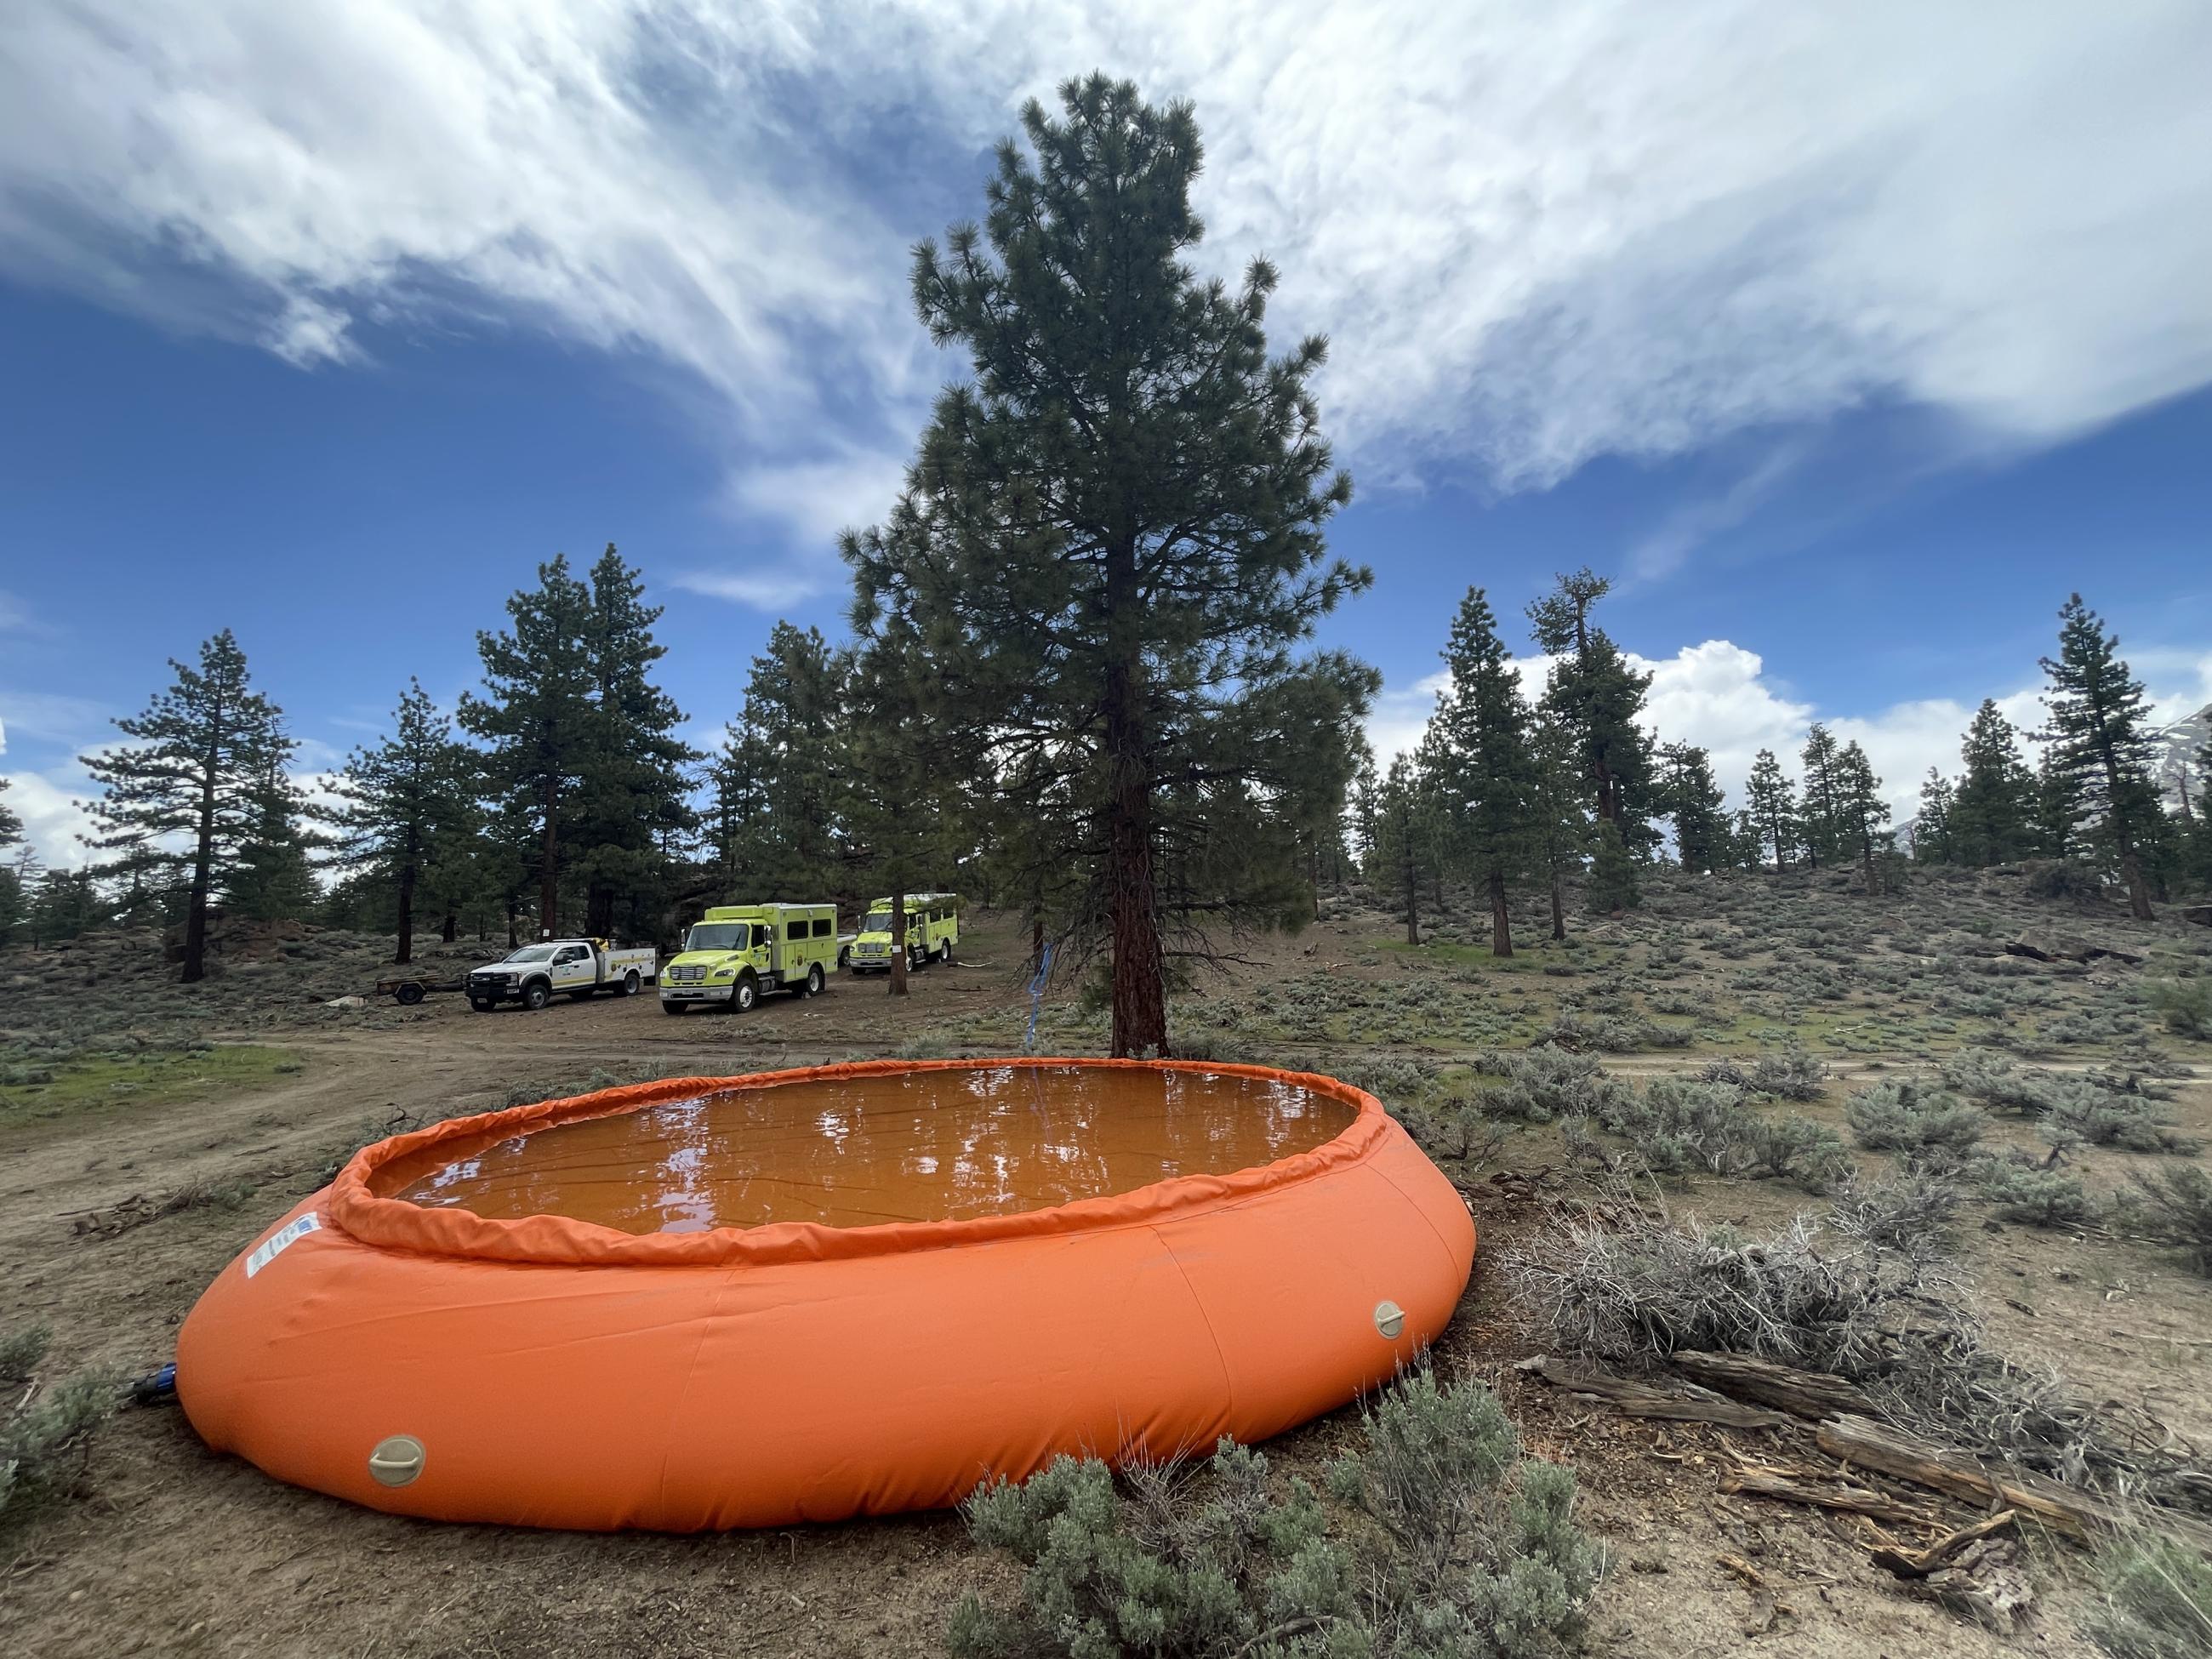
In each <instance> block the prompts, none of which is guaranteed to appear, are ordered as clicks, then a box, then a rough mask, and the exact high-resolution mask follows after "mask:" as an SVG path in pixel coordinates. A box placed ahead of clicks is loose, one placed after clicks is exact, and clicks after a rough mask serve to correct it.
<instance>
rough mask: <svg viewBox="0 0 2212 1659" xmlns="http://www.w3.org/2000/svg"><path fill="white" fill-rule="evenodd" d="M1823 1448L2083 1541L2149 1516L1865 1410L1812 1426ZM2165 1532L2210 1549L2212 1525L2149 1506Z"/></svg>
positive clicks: (2197, 1547)
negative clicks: (1994, 1463) (1924, 1436)
mask: <svg viewBox="0 0 2212 1659" xmlns="http://www.w3.org/2000/svg"><path fill="white" fill-rule="evenodd" d="M1815 1432H1816V1437H1817V1438H1818V1440H1819V1442H1820V1449H1821V1450H1822V1451H1824V1452H1826V1453H1827V1454H1828V1455H1830V1456H1831V1457H1840V1458H1842V1459H1843V1460H1844V1462H1849V1463H1857V1464H1860V1465H1862V1466H1863V1467H1864V1468H1869V1469H1875V1470H1879V1471H1880V1472H1881V1474H1889V1475H1894V1476H1896V1477H1897V1478H1898V1479H1899V1480H1910V1481H1911V1482H1912V1484H1913V1485H1914V1486H1925V1487H1927V1488H1928V1489H1929V1491H1930V1492H1947V1493H1948V1494H1949V1495H1950V1496H1952V1497H1954V1498H1964V1499H1966V1501H1967V1502H1968V1503H1972V1504H1990V1503H1997V1504H2004V1505H2006V1506H2007V1507H2008V1508H2012V1509H2015V1510H2019V1511H2020V1512H2021V1514H2022V1515H2026V1516H2033V1517H2034V1518H2035V1519H2037V1520H2038V1521H2040V1522H2043V1524H2044V1525H2045V1526H2047V1527H2049V1528H2051V1530H2052V1531H2054V1532H2060V1533H2063V1534H2066V1535H2067V1536H2068V1537H2069V1538H2075V1539H2080V1540H2081V1541H2084V1542H2094V1541H2096V1540H2097V1539H2098V1538H2100V1537H2101V1536H2104V1535H2106V1534H2110V1533H2112V1532H2116V1531H2118V1530H2120V1529H2121V1528H2123V1527H2124V1526H2126V1525H2128V1524H2130V1522H2137V1523H2140V1522H2144V1521H2147V1520H2148V1519H2149V1516H2147V1515H2136V1516H2128V1515H2124V1514H2123V1513H2122V1512H2121V1511H2120V1510H2118V1509H2117V1508H2115V1507H2114V1506H2112V1504H2107V1503H2106V1502H2105V1501H2104V1500H2103V1499H2101V1498H2095V1497H2093V1496H2092V1495H2090V1494H2089V1493H2087V1492H2076V1491H2075V1489H2074V1488H2073V1487H2071V1486H2060V1485H2059V1484H2058V1483H2057V1481H2056V1480H2045V1478H2044V1477H2043V1476H2041V1475H2039V1474H2028V1473H2027V1472H2026V1471H2024V1470H2020V1469H2007V1468H1995V1469H1992V1468H1989V1467H1988V1466H1986V1465H1984V1463H1983V1462H1981V1461H1980V1460H1979V1459H1978V1458H1975V1457H1973V1456H1972V1455H1969V1454H1967V1453H1965V1452H1959V1451H1952V1450H1949V1449H1946V1448H1943V1447H1941V1446H1934V1445H1930V1444H1929V1443H1928V1442H1926V1441H1924V1440H1919V1439H1916V1438H1914V1437H1912V1436H1911V1435H1909V1434H1905V1433H1904V1432H1902V1431H1899V1430H1897V1429H1893V1428H1891V1427H1890V1426H1889V1425H1887V1424H1883V1423H1877V1422H1875V1421H1874V1420H1872V1419H1869V1418H1864V1417H1850V1416H1846V1417H1838V1418H1834V1419H1831V1420H1829V1421H1827V1422H1826V1423H1823V1424H1821V1425H1820V1427H1819V1429H1818V1430H1817V1431H1815ZM2152 1513H2153V1514H2154V1515H2155V1516H2156V1522H2155V1524H2156V1525H2157V1527H2158V1528H2159V1529H2160V1531H2161V1532H2164V1533H2165V1534H2166V1535H2167V1536H2169V1537H2172V1538H2178V1539H2179V1540H2181V1541H2183V1542H2185V1543H2186V1544H2187V1545H2189V1546H2190V1547H2191V1548H2192V1549H2194V1550H2196V1551H2197V1552H2198V1553H2200V1554H2205V1555H2212V1527H2208V1526H2206V1525H2205V1524H2204V1523H2203V1522H2199V1521H2195V1520H2191V1518H2189V1517H2188V1516H2182V1515H2178V1514H2176V1513H2175V1512H2174V1511H2172V1510H2155V1511H2153V1512H2152Z"/></svg>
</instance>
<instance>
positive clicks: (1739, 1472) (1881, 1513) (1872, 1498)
mask: <svg viewBox="0 0 2212 1659" xmlns="http://www.w3.org/2000/svg"><path fill="white" fill-rule="evenodd" d="M1720 1487H1721V1490H1722V1491H1723V1492H1730V1493H1742V1494H1744V1495H1746V1496H1748V1497H1752V1498H1774V1499H1776V1500H1778V1502H1781V1503H1784V1504H1809V1505H1811V1506H1812V1507H1813V1508H1814V1509H1822V1510H1841V1511H1842V1512H1844V1514H1847V1515H1869V1516H1873V1517H1874V1518H1875V1520H1877V1521H1888V1522H1899V1523H1903V1524H1905V1525H1908V1526H1923V1527H1932V1526H1935V1525H1936V1524H1937V1522H1936V1517H1935V1516H1934V1515H1933V1514H1932V1513H1931V1512H1930V1511H1929V1510H1927V1509H1926V1508H1924V1507H1923V1506H1922V1505H1920V1504H1908V1503H1906V1502H1905V1501H1904V1500H1903V1499H1901V1498H1892V1497H1890V1496H1889V1495H1888V1494H1887V1492H1874V1491H1871V1490H1869V1488H1867V1487H1865V1486H1853V1485H1851V1484H1850V1482H1849V1481H1844V1480H1838V1481H1832V1482H1829V1483H1826V1484H1824V1485H1819V1486H1815V1485H1814V1484H1812V1483H1810V1482H1808V1481H1804V1480H1798V1479H1796V1477H1795V1476H1794V1475H1792V1474H1788V1473H1785V1472H1784V1471H1783V1470H1780V1469H1763V1468H1741V1469H1730V1470H1729V1471H1728V1472H1727V1473H1726V1474H1723V1475H1722V1476H1721V1480H1720Z"/></svg>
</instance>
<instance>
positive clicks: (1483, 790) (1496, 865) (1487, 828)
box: [1428, 587, 1538, 957]
mask: <svg viewBox="0 0 2212 1659" xmlns="http://www.w3.org/2000/svg"><path fill="white" fill-rule="evenodd" d="M1443 654H1444V662H1445V665H1446V666H1447V667H1448V668H1449V671H1450V683H1449V684H1448V685H1447V686H1446V687H1445V689H1444V690H1443V693H1442V694H1441V696H1439V697H1438V699H1437V712H1436V714H1434V715H1433V716H1432V717H1431V720H1430V721H1429V732H1430V734H1431V737H1432V738H1433V739H1434V745H1433V750H1432V751H1431V754H1430V756H1429V762H1428V765H1429V769H1430V771H1431V774H1432V775H1433V776H1434V778H1435V780H1436V787H1437V795H1438V798H1439V800H1440V803H1441V805H1442V807H1443V817H1444V819H1445V822H1446V823H1447V824H1448V825H1449V836H1450V848H1451V854H1452V859H1453V862H1455V864H1457V865H1458V866H1460V867H1461V868H1462V869H1464V870H1466V872H1468V875H1469V876H1471V877H1472V878H1474V883H1475V884H1476V885H1477V886H1478V887H1479V888H1480V889H1481V890H1482V891H1483V893H1484V894H1485V895H1486V896H1487V899H1488V902H1489V905H1490V953H1491V954H1492V956H1497V957H1510V956H1511V955H1512V954H1513V927H1512V917H1511V915H1510V911H1509V909H1508V908H1507V903H1506V898H1507V886H1508V884H1509V883H1510V882H1512V881H1513V880H1515V879H1516V878H1519V877H1520V876H1521V874H1522V872H1524V871H1526V870H1527V869H1528V867H1529V866H1530V865H1531V864H1532V863H1533V862H1534V851H1535V845H1534V843H1535V839H1536V828H1537V825H1536V789H1537V783H1538V775H1537V774H1538V767H1537V759H1536V755H1535V752H1534V750H1533V749H1532V748H1531V747H1530V744H1529V740H1528V739H1529V714H1528V704H1527V703H1526V702H1523V701H1522V696H1521V677H1520V676H1519V675H1518V674H1517V673H1516V672H1515V671H1514V668H1513V658H1512V654H1511V653H1510V652H1508V651H1507V650H1506V648H1505V646H1504V641H1501V640H1500V639H1499V638H1498V619H1497V617H1496V616H1495V615H1494V614H1493V613H1492V611H1491V609H1490V601H1489V600H1488V599H1486V598H1485V597H1484V595H1483V592H1482V590H1481V589H1480V588H1479V587H1470V588H1469V589H1468V592H1467V597H1466V598H1465V599H1462V600H1461V601H1460V607H1459V614H1458V615H1457V616H1456V617H1455V618H1453V621H1452V629H1451V639H1450V641H1449V644H1447V645H1446V646H1445V647H1444V653H1443Z"/></svg>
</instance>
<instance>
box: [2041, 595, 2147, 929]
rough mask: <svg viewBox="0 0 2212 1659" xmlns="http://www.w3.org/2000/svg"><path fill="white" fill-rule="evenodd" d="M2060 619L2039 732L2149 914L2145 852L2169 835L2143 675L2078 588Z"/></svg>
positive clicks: (2096, 837)
mask: <svg viewBox="0 0 2212 1659" xmlns="http://www.w3.org/2000/svg"><path fill="white" fill-rule="evenodd" d="M2058 624H2059V625H2058V654H2057V656H2056V657H2045V659H2043V671H2044V673H2045V675H2046V676H2048V677H2049V679H2050V682H2051V686H2050V690H2048V691H2046V692H2045V694H2044V706H2045V708H2047V709H2049V711H2050V714H2051V724H2050V725H2049V726H2048V727H2046V728H2045V731H2044V732H2042V733H2041V736H2042V737H2043V738H2044V739H2045V741H2046V742H2047V743H2049V744H2051V755H2052V757H2053V758H2052V765H2053V766H2054V768H2056V769H2057V770H2058V771H2059V772H2060V773H2062V774H2063V775H2064V776H2065V777H2066V778H2067V779H2069V780H2070V781H2071V782H2072V785H2073V787H2074V792H2075V799H2076V800H2077V801H2078V803H2079V805H2080V809H2081V811H2082V812H2083V813H2084V814H2085V815H2086V816H2087V817H2088V818H2089V819H2090V821H2091V823H2092V825H2093V829H2092V844H2093V846H2094V847H2095V848H2096V849H2097V850H2098V851H2099V852H2100V853H2101V854H2104V855H2105V856H2106V858H2107V859H2108V860H2110V861H2111V863H2112V866H2114V867H2115V868H2117V869H2118V872H2119V877H2120V880H2121V882H2122V883H2123V884H2124V885H2125V886H2126V888H2127V890H2128V906H2129V908H2130V909H2131V910H2133V911H2134V913H2135V914H2136V916H2138V917H2139V918H2141V919H2142V920H2143V921H2149V920H2150V918H2151V908H2150V888H2151V884H2150V881H2149V879H2148V875H2147V873H2146V871H2145V869H2144V857H2143V854H2144V853H2145V851H2146V850H2147V849H2148V848H2150V847H2152V846H2154V844H2156V843H2158V842H2161V841H2162V840H2163V837H2164V829H2165V826H2164V824H2163V823H2162V819H2163V817H2164V813H2163V810H2162V809H2161V807H2160V804H2159V799H2158V790H2157V788H2156V787H2155V786H2154V784H2153V783H2152V782H2151V761H2152V757H2153V754H2154V749H2155V744H2154V740H2153V738H2152V736H2151V732H2150V730H2149V726H2148V709H2147V708H2146V707H2145V699H2144V694H2143V687H2142V681H2140V680H2138V679H2136V678H2135V676H2134V674H2133V673H2132V672H2130V670H2129V668H2128V665H2127V664H2126V663H2125V662H2124V660H2122V659H2121V657H2120V642H2119V641H2118V639H2117V638H2115V637H2114V636H2113V635H2110V634H2107V633H2106V631H2105V627H2104V624H2103V623H2102V622H2100V620H2099V619H2098V617H2097V613H2096V612H2095V611H2092V610H2090V609H2089V608H2088V606H2087V605H2084V604H2082V603H2081V595H2080V594H2079V593H2075V594H2073V595H2070V596H2069V598H2068V599H2067V601H2066V603H2065V605H2064V606H2063V607H2062V608H2061V609H2060V611H2059V612H2058Z"/></svg>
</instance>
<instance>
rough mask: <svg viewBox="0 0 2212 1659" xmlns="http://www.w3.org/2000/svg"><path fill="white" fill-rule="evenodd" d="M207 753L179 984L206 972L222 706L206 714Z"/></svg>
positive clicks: (186, 901) (213, 873)
mask: <svg viewBox="0 0 2212 1659" xmlns="http://www.w3.org/2000/svg"><path fill="white" fill-rule="evenodd" d="M210 721H211V724H210V727H209V736H208V746H207V752H206V755H205V757H204V764H203V765H202V767H201V769H200V813H199V833H198V836H197V837H196V838H195V840H194V842H193V845H192V890H191V896H189V897H188V898H187V899H186V900H185V970H184V972H183V974H182V975H180V976H179V977H180V979H181V980H182V981H183V983H185V984H186V985H191V984H194V983H196V982H197V981H199V980H200V979H201V978H203V977H204V975H206V973H207V913H208V890H209V889H210V886H212V885H213V883H214V878H215V785H216V769H217V768H218V767H220V766H221V765H222V706H221V705H220V704H218V705H217V706H216V708H215V709H214V710H213V712H212V714H210Z"/></svg>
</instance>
